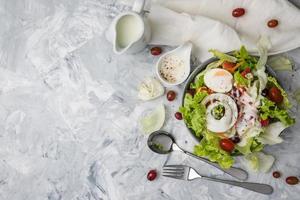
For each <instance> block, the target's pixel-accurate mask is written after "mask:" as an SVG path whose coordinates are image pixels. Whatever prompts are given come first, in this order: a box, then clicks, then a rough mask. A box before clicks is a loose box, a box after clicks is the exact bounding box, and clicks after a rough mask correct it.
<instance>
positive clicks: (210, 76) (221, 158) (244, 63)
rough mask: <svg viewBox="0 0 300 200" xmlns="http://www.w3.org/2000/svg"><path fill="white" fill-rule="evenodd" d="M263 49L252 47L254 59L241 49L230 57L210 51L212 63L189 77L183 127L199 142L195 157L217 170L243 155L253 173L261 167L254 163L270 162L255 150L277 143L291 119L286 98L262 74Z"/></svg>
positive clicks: (244, 49) (279, 88)
mask: <svg viewBox="0 0 300 200" xmlns="http://www.w3.org/2000/svg"><path fill="white" fill-rule="evenodd" d="M267 49H268V48H267V45H264V44H263V43H262V44H261V45H259V46H258V50H259V54H260V55H259V58H258V57H254V56H251V55H250V54H249V53H248V52H247V50H246V48H245V47H244V46H242V47H241V48H240V50H238V51H235V52H234V53H233V54H230V55H229V54H224V53H222V52H219V51H218V50H211V51H210V52H211V53H212V54H213V55H214V56H215V57H217V58H218V60H217V61H215V62H212V63H210V64H209V65H207V67H206V69H205V70H203V71H202V72H200V73H199V74H198V75H197V76H196V77H195V79H194V81H193V82H192V83H191V84H190V85H189V89H188V90H187V93H186V94H185V97H184V102H183V106H182V107H180V112H181V113H182V116H183V119H184V121H185V123H186V125H187V126H188V128H190V129H191V130H193V132H194V134H195V135H196V136H197V137H198V138H199V139H201V140H200V143H199V144H198V145H196V146H195V147H194V153H195V154H196V155H198V156H202V157H207V158H208V159H209V160H211V161H213V162H217V163H218V164H219V165H220V166H221V167H223V168H230V167H231V166H232V165H233V164H234V160H235V156H236V155H244V156H245V158H247V160H248V161H249V162H250V163H252V167H253V168H256V169H257V168H258V166H261V167H263V166H264V165H267V164H266V163H259V162H264V161H266V162H268V163H273V161H274V158H273V157H272V156H271V158H270V156H267V155H265V154H263V153H262V152H261V151H262V150H263V148H264V146H265V145H274V144H277V143H280V142H282V138H281V137H280V133H281V132H282V131H283V130H284V129H285V128H287V127H289V126H291V125H293V124H294V123H295V119H294V118H292V117H291V116H290V114H289V108H290V107H291V104H290V102H289V99H288V96H287V93H286V92H285V91H284V89H283V88H282V87H281V86H280V85H279V83H278V82H277V80H276V79H275V78H274V77H272V76H271V75H269V74H268V73H267V72H266V68H265V64H266V62H267ZM271 165H272V164H270V165H269V167H268V166H264V168H265V171H267V170H268V168H270V166H271Z"/></svg>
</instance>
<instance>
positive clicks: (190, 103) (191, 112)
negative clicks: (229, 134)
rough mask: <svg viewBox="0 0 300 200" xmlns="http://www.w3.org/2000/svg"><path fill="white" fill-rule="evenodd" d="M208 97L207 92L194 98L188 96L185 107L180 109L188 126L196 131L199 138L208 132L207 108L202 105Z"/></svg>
mask: <svg viewBox="0 0 300 200" xmlns="http://www.w3.org/2000/svg"><path fill="white" fill-rule="evenodd" d="M207 95H208V93H207V92H198V93H197V94H196V95H195V96H194V97H193V96H192V95H190V94H186V95H185V99H184V106H183V107H180V109H179V111H180V112H181V113H182V116H183V118H184V120H185V122H186V124H187V126H188V127H189V128H191V129H192V130H194V132H195V135H196V136H197V137H201V135H202V133H203V132H204V131H205V130H206V125H205V124H206V119H205V112H206V108H205V106H204V105H202V104H201V101H202V100H203V99H204V98H205V97H206V96H207Z"/></svg>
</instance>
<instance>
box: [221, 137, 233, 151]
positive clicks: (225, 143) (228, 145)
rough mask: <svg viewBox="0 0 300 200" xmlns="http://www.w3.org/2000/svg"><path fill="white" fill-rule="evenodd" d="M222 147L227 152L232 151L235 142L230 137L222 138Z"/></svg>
mask: <svg viewBox="0 0 300 200" xmlns="http://www.w3.org/2000/svg"><path fill="white" fill-rule="evenodd" d="M220 147H221V148H222V149H223V150H224V151H227V152H229V153H230V152H232V151H233V149H234V143H233V142H232V141H231V140H230V139H221V140H220Z"/></svg>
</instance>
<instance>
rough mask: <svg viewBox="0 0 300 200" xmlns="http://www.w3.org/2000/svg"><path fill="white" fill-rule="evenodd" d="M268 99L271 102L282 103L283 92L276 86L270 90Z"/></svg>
mask: <svg viewBox="0 0 300 200" xmlns="http://www.w3.org/2000/svg"><path fill="white" fill-rule="evenodd" d="M268 97H269V99H270V100H271V101H273V102H275V103H281V102H282V101H283V96H282V94H281V91H280V90H279V89H278V88H277V87H275V86H273V87H271V88H270V89H269V91H268Z"/></svg>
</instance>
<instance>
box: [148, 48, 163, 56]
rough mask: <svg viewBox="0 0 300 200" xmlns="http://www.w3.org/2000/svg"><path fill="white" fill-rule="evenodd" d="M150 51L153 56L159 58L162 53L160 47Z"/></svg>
mask: <svg viewBox="0 0 300 200" xmlns="http://www.w3.org/2000/svg"><path fill="white" fill-rule="evenodd" d="M150 51H151V54H152V55H153V56H158V55H160V54H161V52H162V50H161V48H160V47H152V48H151V50H150Z"/></svg>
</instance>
